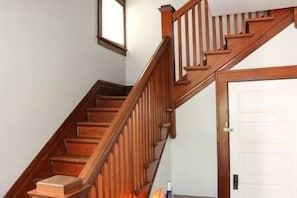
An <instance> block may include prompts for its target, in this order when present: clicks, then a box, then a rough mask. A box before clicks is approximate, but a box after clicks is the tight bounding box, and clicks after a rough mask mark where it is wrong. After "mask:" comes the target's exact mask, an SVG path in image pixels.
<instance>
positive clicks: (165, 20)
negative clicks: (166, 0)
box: [159, 5, 175, 40]
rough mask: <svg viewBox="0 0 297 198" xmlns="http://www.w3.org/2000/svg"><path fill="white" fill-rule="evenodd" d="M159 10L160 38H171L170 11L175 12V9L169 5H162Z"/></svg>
mask: <svg viewBox="0 0 297 198" xmlns="http://www.w3.org/2000/svg"><path fill="white" fill-rule="evenodd" d="M159 10H160V12H161V19H162V24H161V25H162V38H164V37H166V36H168V37H170V38H171V39H172V40H173V21H172V13H173V12H175V9H174V8H173V7H172V6H171V5H162V6H161V8H160V9H159Z"/></svg>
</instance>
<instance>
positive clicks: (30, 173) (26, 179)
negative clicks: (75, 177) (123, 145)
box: [4, 80, 127, 198]
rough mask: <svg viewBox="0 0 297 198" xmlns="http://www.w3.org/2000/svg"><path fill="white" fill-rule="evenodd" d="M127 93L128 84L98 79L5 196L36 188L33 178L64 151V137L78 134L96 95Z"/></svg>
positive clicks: (15, 195)
mask: <svg viewBox="0 0 297 198" xmlns="http://www.w3.org/2000/svg"><path fill="white" fill-rule="evenodd" d="M126 93H127V87H126V86H123V85H119V84H115V83H110V82H106V81H100V80H98V81H97V82H96V83H95V84H94V85H93V87H92V88H91V89H90V90H89V92H88V93H87V94H86V96H85V97H84V98H83V99H82V100H81V102H80V103H79V104H78V105H77V106H76V107H75V109H74V110H73V111H72V112H71V114H70V115H69V116H68V117H67V119H66V120H65V121H64V122H63V124H62V125H61V126H60V127H59V129H58V130H57V131H56V132H55V133H54V135H53V136H52V137H51V138H50V139H49V141H48V142H47V143H46V145H45V146H44V147H43V148H42V149H41V151H40V152H39V153H38V154H37V156H36V157H35V158H34V159H33V160H32V162H31V163H30V164H29V166H28V167H27V168H26V169H25V171H24V172H23V173H22V174H21V175H20V177H19V178H18V179H17V180H16V182H15V183H14V184H13V185H12V187H11V188H10V189H9V190H8V192H7V193H6V195H5V196H4V197H7V198H10V197H24V196H25V195H26V193H27V191H29V190H31V189H33V188H35V185H34V184H33V182H32V179H33V178H35V177H41V176H44V175H40V174H42V171H46V169H47V168H48V167H49V166H48V164H49V160H48V158H49V156H51V155H52V154H56V153H57V152H58V153H59V152H61V151H63V149H64V148H65V147H64V138H65V137H66V136H67V137H73V136H75V135H76V122H77V121H83V120H86V113H85V110H86V108H88V107H92V106H95V104H96V100H95V98H96V97H95V96H96V95H97V94H100V95H126ZM32 185H33V186H32Z"/></svg>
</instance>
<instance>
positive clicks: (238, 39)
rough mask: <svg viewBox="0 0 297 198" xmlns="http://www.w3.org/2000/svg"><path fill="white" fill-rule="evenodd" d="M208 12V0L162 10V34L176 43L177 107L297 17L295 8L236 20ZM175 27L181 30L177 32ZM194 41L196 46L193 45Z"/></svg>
mask: <svg viewBox="0 0 297 198" xmlns="http://www.w3.org/2000/svg"><path fill="white" fill-rule="evenodd" d="M201 7H204V8H205V10H201V9H202V8H201ZM207 9H208V3H207V1H206V0H204V1H200V0H191V1H189V2H188V3H187V4H185V5H184V6H183V7H181V8H180V9H178V10H176V11H175V10H174V8H172V7H171V6H170V5H166V6H162V7H161V9H160V10H161V12H162V35H163V36H169V37H170V38H172V39H173V40H175V43H174V45H175V48H177V49H176V50H175V51H176V53H175V57H176V58H175V60H176V61H175V62H176V74H177V75H176V82H175V107H178V106H180V105H182V104H183V103H184V102H186V101H187V100H188V99H190V98H191V97H192V96H194V95H195V94H197V93H198V92H199V91H200V90H202V89H204V88H205V87H206V86H207V85H209V84H210V83H211V82H213V81H214V80H215V74H216V72H217V71H220V70H229V69H231V68H232V67H234V66H235V65H236V64H237V63H239V62H240V61H241V60H243V59H244V58H245V57H247V56H248V55H249V54H251V53H252V52H253V51H254V50H256V49H257V48H258V47H260V46H261V45H263V44H264V43H265V42H267V41H268V40H270V39H271V38H272V37H273V36H275V35H276V34H278V33H279V32H280V31H281V30H283V29H284V28H285V27H287V26H288V25H290V24H291V23H292V22H294V10H295V16H296V8H295V9H294V8H287V9H280V10H272V11H260V12H256V13H241V14H234V15H233V17H231V16H230V15H227V16H211V15H210V14H209V13H208V11H207ZM190 17H192V18H191V19H192V21H194V22H193V23H191V20H190ZM194 17H195V18H198V19H196V20H198V24H199V25H196V23H195V20H193V18H194ZM231 18H232V19H233V21H232V20H231ZM183 20H184V22H183ZM203 20H204V21H203ZM210 21H211V22H210ZM224 21H225V22H224ZM203 22H205V24H206V25H205V27H204V26H203V25H202V23H203ZM225 24H226V26H224V25H225ZM174 26H177V27H178V31H174ZM182 26H184V27H185V29H184V30H183V29H181V27H182ZM210 26H212V28H210ZM217 27H218V28H217ZM190 29H192V31H190ZM196 29H198V32H199V33H197V32H196ZM218 29H219V30H218ZM232 29H233V30H232ZM211 31H212V32H211ZM191 42H192V43H193V42H194V43H195V44H193V45H192V46H191V45H190V43H191Z"/></svg>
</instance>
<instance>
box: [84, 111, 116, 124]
mask: <svg viewBox="0 0 297 198" xmlns="http://www.w3.org/2000/svg"><path fill="white" fill-rule="evenodd" d="M116 114H117V112H95V111H89V112H88V121H90V122H111V121H112V120H113V118H114V117H115V115H116Z"/></svg>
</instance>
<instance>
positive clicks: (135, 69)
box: [126, 0, 187, 85]
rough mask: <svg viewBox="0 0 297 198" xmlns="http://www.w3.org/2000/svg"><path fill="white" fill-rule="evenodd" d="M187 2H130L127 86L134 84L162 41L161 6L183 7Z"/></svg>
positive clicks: (128, 7)
mask: <svg viewBox="0 0 297 198" xmlns="http://www.w3.org/2000/svg"><path fill="white" fill-rule="evenodd" d="M185 2H187V0H149V1H147V0H128V1H127V3H126V5H127V48H128V52H127V57H126V84H127V85H131V84H134V83H135V81H136V80H137V79H138V77H139V75H140V74H141V73H142V71H143V70H144V68H145V66H146V64H147V62H148V60H149V59H150V58H151V56H152V55H153V52H154V51H155V49H156V48H157V46H158V44H159V43H160V41H161V37H162V35H161V13H160V11H159V10H158V9H159V8H160V7H161V5H166V4H171V5H172V6H174V7H175V8H179V7H181V5H183V4H184V3H185Z"/></svg>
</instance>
